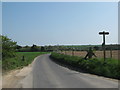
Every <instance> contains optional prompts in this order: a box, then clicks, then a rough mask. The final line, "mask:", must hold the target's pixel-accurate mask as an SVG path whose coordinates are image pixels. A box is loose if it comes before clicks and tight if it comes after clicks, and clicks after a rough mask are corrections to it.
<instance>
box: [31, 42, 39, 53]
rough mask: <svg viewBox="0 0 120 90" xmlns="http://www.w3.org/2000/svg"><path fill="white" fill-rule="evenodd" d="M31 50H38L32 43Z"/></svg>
mask: <svg viewBox="0 0 120 90" xmlns="http://www.w3.org/2000/svg"><path fill="white" fill-rule="evenodd" d="M31 51H32V52H34V51H38V48H37V46H36V45H34V44H33V46H32V47H31Z"/></svg>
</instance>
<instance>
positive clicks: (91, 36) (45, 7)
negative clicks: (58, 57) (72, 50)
mask: <svg viewBox="0 0 120 90" xmlns="http://www.w3.org/2000/svg"><path fill="white" fill-rule="evenodd" d="M2 19H3V20H2V26H3V27H2V34H3V35H6V36H8V37H9V38H11V39H12V40H14V41H16V42H17V43H18V44H19V45H32V44H36V45H57V44H59V45H86V44H88V45H89V44H91V45H93V44H101V43H102V36H100V35H99V34H98V33H99V31H103V30H105V31H109V32H110V34H109V35H108V36H106V43H107V44H114V43H118V3H117V2H36V3H33V2H27V3H25V2H16V3H15V2H3V3H2Z"/></svg>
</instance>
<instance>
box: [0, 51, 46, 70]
mask: <svg viewBox="0 0 120 90" xmlns="http://www.w3.org/2000/svg"><path fill="white" fill-rule="evenodd" d="M41 54H46V52H16V55H15V57H13V58H5V59H4V60H2V69H3V72H6V71H9V70H12V69H16V68H22V67H23V66H27V65H29V64H30V63H31V62H32V61H33V60H34V58H35V57H37V56H38V55H41Z"/></svg>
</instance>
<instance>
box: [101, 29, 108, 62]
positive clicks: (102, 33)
mask: <svg viewBox="0 0 120 90" xmlns="http://www.w3.org/2000/svg"><path fill="white" fill-rule="evenodd" d="M99 34H100V35H103V43H102V47H103V54H104V61H105V58H106V53H105V35H108V34H109V32H105V31H103V32H99Z"/></svg>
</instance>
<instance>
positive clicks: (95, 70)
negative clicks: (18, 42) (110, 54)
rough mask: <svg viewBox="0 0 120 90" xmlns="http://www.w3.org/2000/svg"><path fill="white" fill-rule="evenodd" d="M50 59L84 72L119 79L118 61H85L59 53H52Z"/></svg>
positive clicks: (119, 67)
mask: <svg viewBox="0 0 120 90" xmlns="http://www.w3.org/2000/svg"><path fill="white" fill-rule="evenodd" d="M50 57H51V58H52V59H53V60H55V61H58V62H60V63H63V64H66V65H70V66H72V67H76V68H78V69H81V70H83V71H85V72H88V73H92V74H97V75H101V76H105V77H109V78H114V79H120V65H119V64H118V60H114V59H110V58H109V59H106V62H104V59H102V58H101V59H99V58H92V59H88V60H85V59H83V58H82V57H77V56H69V55H64V54H60V53H52V54H51V55H50Z"/></svg>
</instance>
